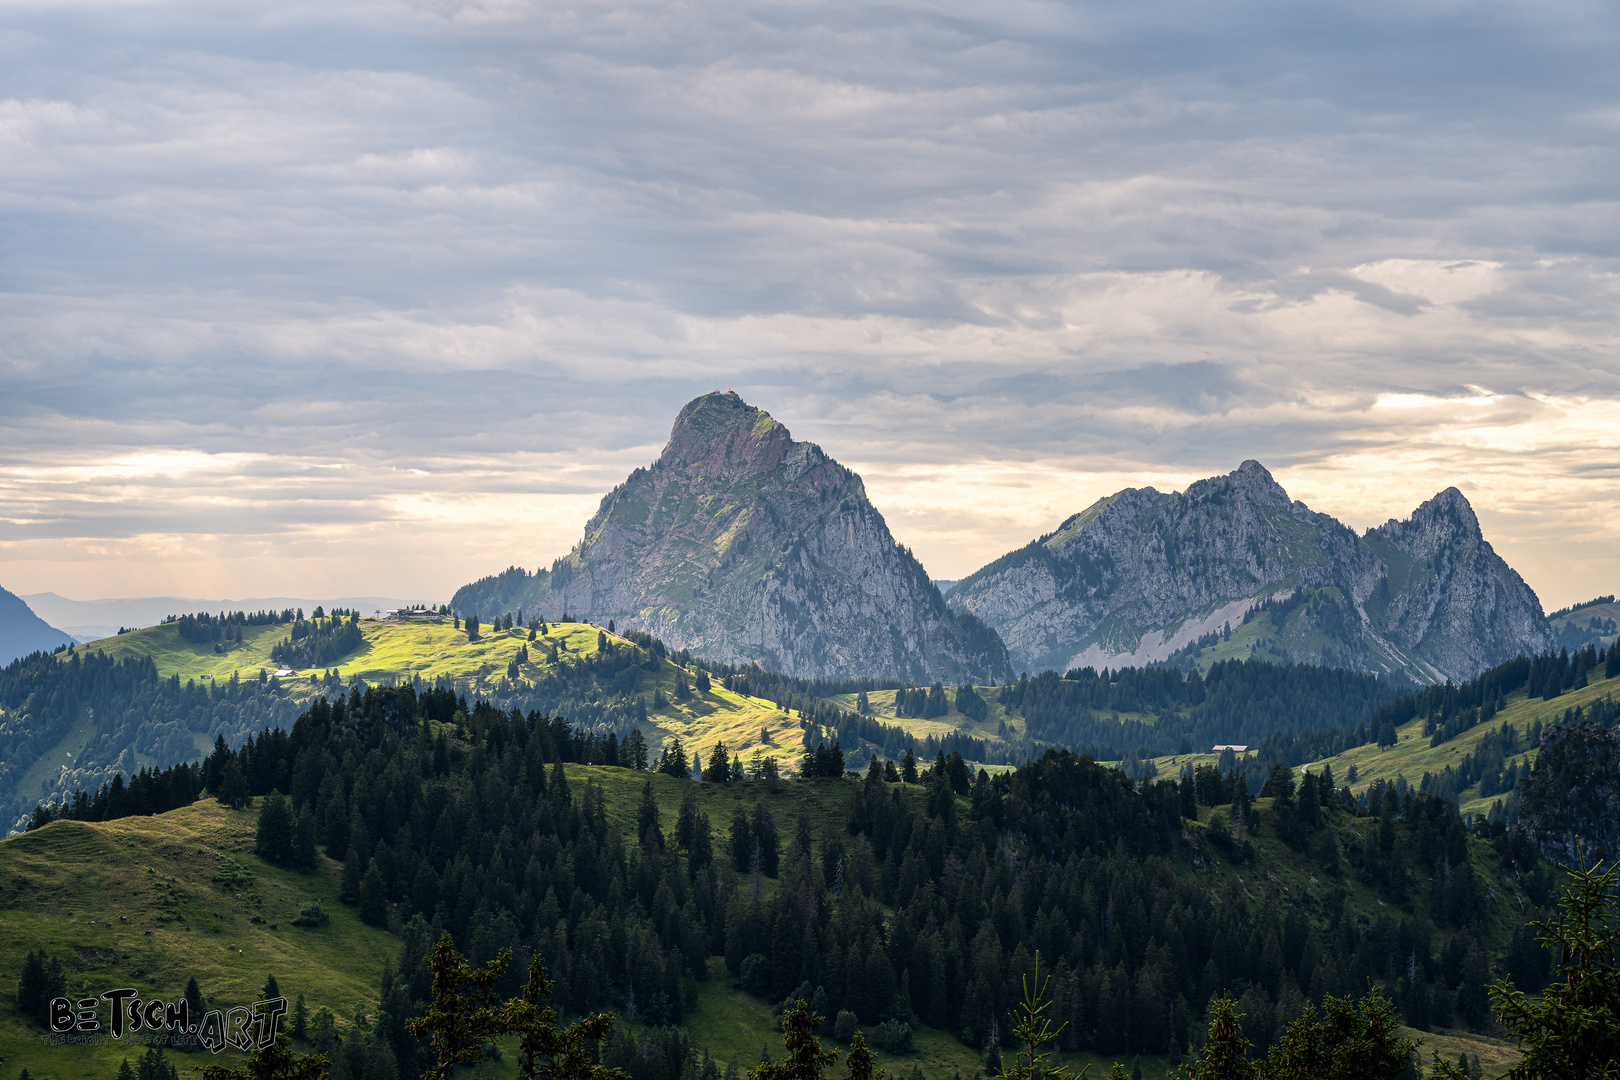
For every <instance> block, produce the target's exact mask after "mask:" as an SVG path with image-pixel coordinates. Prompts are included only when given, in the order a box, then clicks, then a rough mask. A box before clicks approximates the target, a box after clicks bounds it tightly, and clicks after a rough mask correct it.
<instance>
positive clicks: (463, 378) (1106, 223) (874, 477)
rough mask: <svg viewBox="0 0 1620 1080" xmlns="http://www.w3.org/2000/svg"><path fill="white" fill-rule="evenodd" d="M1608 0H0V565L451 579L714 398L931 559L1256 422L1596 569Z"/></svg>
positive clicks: (518, 538)
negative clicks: (1469, 507)
mask: <svg viewBox="0 0 1620 1080" xmlns="http://www.w3.org/2000/svg"><path fill="white" fill-rule="evenodd" d="M1617 30H1620V15H1617V12H1616V9H1615V8H1614V6H1613V5H1609V4H1601V3H1552V4H1546V3H1541V4H1534V5H1531V4H1513V3H1492V4H1475V5H1459V4H1453V3H1427V4H1425V3H1416V4H1414V3H1402V4H1394V3H1378V4H1360V5H1353V6H1352V5H1337V6H1335V5H1315V6H1300V5H1285V4H1281V3H1263V2H1250V3H1237V4H1232V5H1225V6H1218V7H1211V6H1208V5H1195V4H1190V3H1160V4H1142V5H1130V6H1124V5H1118V6H1106V7H1105V6H1101V5H1077V4H1052V3H1012V4H1007V3H1000V4H989V3H968V2H961V3H947V4H933V5H926V6H924V5H911V4H905V3H896V4H886V5H872V4H847V5H841V4H834V3H816V4H809V3H782V4H774V5H771V4H752V5H738V4H725V3H709V4H702V5H681V4H669V3H658V4H654V3H631V2H614V3H600V4H591V3H551V4H528V3H521V2H510V3H508V2H500V0H491V2H488V3H468V4H457V3H450V2H445V3H390V2H375V3H363V4H351V5H325V6H321V5H305V4H296V3H287V4H275V5H267V6H253V7H244V6H242V5H227V4H222V3H196V2H188V0H175V2H167V3H163V2H151V3H140V2H132V3H111V2H108V3H101V2H95V0H85V2H78V3H72V4H61V3H34V4H30V3H13V4H9V5H7V6H6V7H5V8H3V9H0V59H3V64H0V388H3V389H4V393H0V423H3V424H4V431H5V438H4V440H3V441H0V585H3V586H5V587H7V588H9V589H11V590H12V591H14V592H19V593H31V592H40V591H52V592H57V593H60V594H63V595H66V596H73V597H77V598H90V597H105V596H147V595H166V594H167V595H182V596H243V595H260V596H263V595H299V596H308V595H322V594H326V593H330V594H332V595H354V594H359V593H375V594H379V595H397V596H415V597H422V598H424V599H426V598H438V599H447V598H448V597H449V594H450V593H451V592H452V591H453V590H454V589H455V588H456V587H457V586H458V585H460V584H463V583H465V582H466V581H468V580H471V579H473V578H475V577H478V576H481V575H483V574H486V573H491V572H494V571H496V570H499V569H500V568H502V567H504V566H506V565H508V564H511V563H516V564H519V565H523V566H527V567H530V568H534V567H536V566H541V565H545V564H548V563H549V562H550V561H551V559H552V558H554V557H556V556H558V555H560V554H563V553H564V552H566V551H567V550H568V548H569V547H570V546H571V545H572V544H573V543H574V542H575V541H577V539H578V538H579V535H580V532H581V528H582V526H583V524H584V521H585V519H586V518H587V517H588V516H589V515H590V513H591V512H592V511H593V510H594V509H595V506H596V504H597V502H598V500H599V499H600V498H601V496H602V494H603V493H605V492H606V491H607V490H608V489H609V488H611V487H612V486H613V485H614V484H615V483H617V482H618V481H619V480H620V479H622V478H623V477H624V475H625V474H626V473H628V472H629V470H630V469H632V468H634V467H635V466H637V465H643V464H646V463H647V462H648V461H649V460H651V459H652V458H653V457H654V456H655V455H656V454H657V453H658V450H659V449H660V447H661V446H662V443H663V441H664V439H665V437H666V436H667V433H668V430H669V425H670V423H671V421H672V419H673V417H674V414H675V411H676V410H677V409H678V408H679V407H680V405H681V404H682V403H684V402H685V401H686V400H688V399H690V398H691V397H694V396H696V395H697V394H700V393H703V392H705V391H708V390H711V389H726V388H735V389H736V390H737V391H738V392H739V393H741V394H742V395H743V396H744V398H745V399H747V400H748V401H749V402H750V403H752V404H755V405H757V406H759V407H761V408H763V409H765V410H767V411H769V412H770V413H771V414H772V415H773V416H775V417H777V418H778V419H779V420H781V421H782V422H783V423H785V424H786V425H787V426H788V427H789V429H790V430H791V431H792V432H793V434H794V436H795V437H796V438H800V439H809V440H812V441H815V442H817V443H819V444H820V445H821V446H822V447H823V448H824V449H825V450H826V451H827V452H828V453H830V454H831V455H833V456H834V457H836V458H837V459H839V460H840V461H842V462H843V463H844V464H846V465H848V466H850V467H851V468H853V469H855V470H856V471H858V472H860V473H861V474H862V475H863V477H864V478H865V480H866V484H867V489H868V492H869V494H870V495H871V497H872V499H873V501H874V503H875V504H876V505H877V506H878V508H879V509H880V510H882V511H883V513H884V514H885V516H886V517H887V519H888V521H889V523H890V527H891V529H892V530H893V532H894V533H895V535H896V537H897V539H899V540H900V541H901V542H903V543H906V544H908V545H910V546H911V547H912V548H913V549H914V550H915V551H916V552H917V554H918V555H919V556H920V557H921V558H922V560H923V562H924V564H925V565H926V566H927V567H928V568H929V571H930V572H931V573H932V574H934V575H935V576H936V577H940V578H956V577H960V576H962V575H963V574H965V573H968V572H970V571H972V570H973V569H976V568H977V567H978V566H980V565H982V564H983V563H985V562H987V561H989V560H990V559H993V558H995V557H996V556H998V555H1000V554H1002V553H1003V552H1005V551H1007V550H1009V549H1011V548H1014V547H1016V546H1019V545H1021V544H1023V543H1025V542H1027V541H1028V540H1029V539H1031V538H1032V537H1034V536H1036V535H1038V534H1039V533H1042V532H1045V531H1047V530H1050V529H1051V528H1053V527H1054V526H1055V525H1056V524H1057V523H1058V522H1059V521H1061V520H1062V519H1063V518H1064V517H1066V516H1067V515H1068V514H1071V513H1073V512H1075V511H1077V510H1079V509H1081V508H1083V507H1084V506H1085V505H1087V504H1089V503H1090V502H1091V501H1093V500H1094V499H1096V498H1098V497H1100V496H1102V495H1105V494H1108V493H1110V492H1112V491H1114V490H1117V489H1118V488H1120V487H1123V486H1140V485H1144V484H1152V485H1153V486H1157V487H1159V488H1161V489H1179V488H1184V487H1185V486H1186V485H1187V484H1188V483H1190V482H1192V481H1194V480H1196V479H1199V478H1201V477H1204V476H1209V475H1213V474H1216V473H1221V472H1226V471H1229V470H1231V469H1232V468H1235V467H1236V466H1237V464H1238V463H1239V462H1241V461H1242V460H1244V459H1246V458H1255V459H1258V460H1260V461H1261V462H1263V463H1264V464H1266V465H1267V466H1268V467H1269V468H1270V469H1271V470H1272V471H1273V473H1274V474H1275V475H1276V476H1277V478H1278V480H1279V481H1280V482H1281V483H1283V485H1284V486H1285V487H1286V488H1287V489H1288V490H1289V493H1290V494H1291V495H1292V496H1293V497H1295V498H1297V499H1301V500H1303V501H1304V502H1306V503H1307V504H1309V505H1310V506H1311V507H1312V508H1314V509H1317V510H1320V511H1323V512H1326V513H1331V514H1334V515H1335V516H1337V517H1339V518H1341V519H1342V520H1344V521H1345V522H1346V523H1348V524H1350V525H1352V526H1354V527H1356V528H1358V529H1362V528H1366V527H1368V526H1371V525H1376V524H1379V523H1381V522H1383V521H1384V520H1385V519H1387V518H1389V517H1404V516H1406V515H1407V514H1409V513H1410V512H1411V510H1412V509H1413V508H1414V507H1415V506H1416V505H1417V504H1418V503H1420V502H1422V501H1423V500H1424V499H1427V498H1429V497H1430V496H1432V495H1433V494H1434V493H1435V492H1437V491H1439V490H1441V489H1442V488H1445V487H1447V486H1452V485H1455V486H1456V487H1458V488H1460V489H1461V490H1462V491H1463V492H1464V493H1465V494H1466V495H1467V496H1468V497H1469V499H1470V500H1471V501H1472V502H1473V504H1474V506H1475V508H1476V510H1477V511H1478V513H1479V516H1480V518H1481V521H1482V523H1483V525H1484V528H1485V531H1486V536H1487V539H1489V540H1490V541H1491V542H1492V544H1493V545H1494V546H1495V547H1496V548H1497V550H1498V551H1499V552H1501V553H1502V554H1503V556H1504V557H1505V558H1507V559H1508V561H1509V562H1510V563H1511V564H1512V565H1513V566H1514V567H1515V568H1516V569H1518V570H1519V571H1520V572H1521V573H1522V574H1523V575H1524V576H1525V578H1526V579H1527V580H1528V581H1529V583H1530V584H1531V585H1532V587H1534V588H1535V589H1536V590H1537V592H1538V594H1539V595H1540V596H1541V599H1542V601H1543V603H1544V605H1545V606H1546V607H1548V608H1549V609H1550V608H1554V607H1559V606H1562V605H1565V604H1568V603H1571V602H1574V601H1579V600H1582V599H1586V598H1587V597H1590V596H1592V595H1594V594H1597V593H1608V592H1613V591H1615V587H1616V583H1617V579H1620V546H1617V545H1616V544H1615V541H1614V522H1615V519H1616V513H1615V507H1616V505H1617V497H1620V303H1617V301H1620V193H1617V191H1616V185H1615V179H1614V178H1615V176H1616V175H1620V169H1617V165H1620V150H1617V142H1620V93H1617V90H1620V76H1617V74H1616V65H1615V64H1614V63H1613V56H1614V55H1615V53H1616V46H1617V44H1620V40H1617V39H1620V33H1617Z"/></svg>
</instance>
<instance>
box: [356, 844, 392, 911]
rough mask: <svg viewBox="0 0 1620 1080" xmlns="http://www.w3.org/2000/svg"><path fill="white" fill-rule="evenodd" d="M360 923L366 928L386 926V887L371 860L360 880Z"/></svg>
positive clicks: (380, 872) (374, 861)
mask: <svg viewBox="0 0 1620 1080" xmlns="http://www.w3.org/2000/svg"><path fill="white" fill-rule="evenodd" d="M360 921H361V922H363V923H366V924H367V925H368V926H387V925H388V886H387V885H386V884H385V883H384V882H383V876H382V871H380V870H379V869H377V860H376V859H372V860H371V862H370V864H369V865H367V867H366V874H365V876H364V877H363V878H361V879H360Z"/></svg>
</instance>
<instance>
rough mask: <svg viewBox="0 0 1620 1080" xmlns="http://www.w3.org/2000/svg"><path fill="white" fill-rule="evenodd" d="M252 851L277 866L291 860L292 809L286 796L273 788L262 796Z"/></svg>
mask: <svg viewBox="0 0 1620 1080" xmlns="http://www.w3.org/2000/svg"><path fill="white" fill-rule="evenodd" d="M254 852H255V853H256V854H258V855H259V857H260V858H263V859H266V860H268V861H270V862H273V863H275V864H277V865H278V866H280V865H285V864H286V863H289V862H291V861H292V857H293V820H292V810H291V808H289V807H288V806H287V800H286V798H285V797H284V796H283V795H282V794H281V792H279V791H277V790H275V789H271V791H270V794H268V795H266V796H265V797H264V807H263V809H261V810H260V811H259V829H258V837H257V842H256V843H255V844H254Z"/></svg>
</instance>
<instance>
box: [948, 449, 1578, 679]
mask: <svg viewBox="0 0 1620 1080" xmlns="http://www.w3.org/2000/svg"><path fill="white" fill-rule="evenodd" d="M949 602H950V604H951V606H952V607H956V608H959V609H962V610H968V611H972V612H974V613H975V614H977V615H979V616H980V617H981V618H982V619H984V621H985V622H986V623H988V624H989V625H990V626H992V627H994V628H995V629H996V630H997V632H998V633H1000V634H1001V635H1002V638H1003V640H1004V641H1005V642H1006V643H1007V646H1008V650H1009V653H1010V654H1011V656H1012V658H1013V659H1014V661H1015V663H1016V664H1017V666H1019V667H1020V668H1023V669H1027V670H1039V669H1040V668H1042V667H1051V668H1054V669H1056V670H1066V669H1068V668H1071V667H1077V666H1085V665H1090V666H1095V667H1102V666H1105V665H1115V666H1117V665H1119V664H1122V663H1124V664H1144V663H1152V662H1157V661H1164V660H1177V661H1182V662H1193V663H1207V662H1208V661H1210V660H1212V659H1216V658H1225V657H1227V656H1233V655H1237V656H1242V655H1247V656H1265V657H1266V658H1271V659H1279V660H1288V661H1294V662H1307V663H1319V664H1326V665H1329V666H1345V667H1350V668H1353V669H1356V670H1362V671H1372V672H1382V673H1387V674H1389V675H1392V676H1399V677H1403V678H1407V679H1414V680H1417V681H1421V682H1439V681H1444V680H1445V679H1447V678H1452V679H1463V678H1467V677H1469V676H1471V675H1474V674H1476V673H1477V672H1479V671H1481V670H1484V669H1485V668H1487V667H1489V666H1491V664H1493V663H1497V662H1500V661H1501V660H1504V659H1507V658H1509V657H1511V656H1515V655H1519V654H1521V653H1522V654H1534V653H1539V652H1544V651H1547V650H1549V649H1551V648H1553V647H1554V643H1553V638H1552V634H1551V631H1550V630H1549V629H1548V628H1547V623H1546V619H1545V617H1544V616H1543V615H1542V612H1541V605H1540V601H1539V600H1537V599H1536V597H1535V594H1534V592H1533V591H1531V590H1530V588H1529V586H1528V585H1526V584H1525V583H1524V580H1523V579H1522V578H1521V577H1520V576H1519V575H1518V574H1517V573H1516V572H1514V571H1513V569H1512V568H1511V567H1509V566H1508V565H1507V563H1506V562H1504V561H1503V560H1502V559H1501V557H1500V556H1498V555H1497V554H1496V552H1495V550H1494V549H1493V548H1491V546H1490V544H1489V543H1488V542H1487V541H1486V540H1485V539H1484V536H1483V533H1482V531H1481V529H1480V526H1479V519H1478V517H1477V516H1476V515H1475V514H1474V511H1473V508H1472V506H1470V505H1469V503H1468V500H1467V498H1466V497H1465V496H1464V495H1463V494H1462V492H1460V491H1459V490H1457V489H1456V488H1455V487H1449V488H1447V489H1445V490H1444V491H1442V492H1440V493H1439V494H1437V495H1436V496H1435V497H1434V498H1432V499H1429V500H1427V501H1426V502H1424V503H1423V504H1421V505H1420V506H1419V507H1418V508H1417V509H1416V510H1414V511H1413V514H1412V516H1411V517H1409V518H1406V519H1404V520H1395V519H1391V520H1390V521H1388V522H1386V523H1385V524H1384V525H1381V526H1378V527H1376V528H1374V529H1369V530H1368V531H1367V532H1366V534H1364V535H1363V536H1359V537H1358V536H1357V535H1356V533H1355V532H1354V531H1353V530H1352V529H1350V528H1349V527H1348V526H1346V525H1344V524H1343V523H1341V522H1339V521H1337V520H1336V519H1334V518H1332V517H1331V516H1329V515H1326V514H1321V513H1318V512H1316V511H1313V510H1311V509H1310V508H1309V507H1308V506H1306V505H1305V504H1304V503H1302V502H1299V501H1298V500H1294V499H1291V498H1290V497H1289V496H1288V493H1287V492H1286V491H1285V490H1284V489H1283V487H1282V486H1281V485H1280V484H1278V483H1277V481H1276V480H1275V478H1273V477H1272V475H1271V474H1270V472H1269V471H1267V470H1266V468H1265V467H1264V466H1263V465H1261V464H1260V463H1259V462H1258V461H1254V460H1248V461H1245V462H1243V463H1242V464H1241V465H1240V466H1239V467H1238V468H1237V469H1235V470H1234V471H1233V472H1231V473H1227V474H1225V475H1222V476H1215V477H1210V478H1208V479H1205V480H1200V481H1198V482H1197V483H1194V484H1192V485H1190V486H1189V487H1188V488H1187V490H1186V491H1185V492H1172V493H1168V494H1166V493H1163V492H1159V491H1157V490H1156V489H1154V488H1126V489H1124V490H1122V491H1119V492H1116V493H1114V494H1113V495H1110V496H1107V497H1105V498H1103V499H1099V500H1097V501H1096V502H1094V503H1093V504H1091V505H1090V506H1089V507H1087V508H1086V509H1085V510H1082V511H1080V512H1079V513H1077V514H1074V515H1071V516H1070V517H1069V518H1067V519H1065V520H1064V522H1063V523H1062V524H1061V525H1059V526H1058V528H1057V529H1055V530H1053V531H1052V532H1051V533H1049V534H1047V535H1045V536H1042V537H1040V538H1038V539H1037V540H1035V541H1032V542H1031V543H1030V544H1027V545H1025V546H1024V547H1022V548H1019V549H1016V550H1014V551H1012V552H1009V553H1008V554H1006V555H1004V556H1001V557H1000V558H999V559H996V560H993V561H992V562H990V563H988V564H987V565H986V566H985V567H983V568H981V569H980V570H978V571H976V572H974V573H973V574H970V575H968V576H967V577H965V578H963V579H962V580H961V581H960V582H959V583H958V584H957V585H956V586H955V587H954V588H953V589H952V590H951V594H950V601H949ZM1262 612H1264V613H1265V614H1269V615H1270V616H1271V625H1270V627H1269V628H1268V627H1267V626H1265V625H1263V624H1262V625H1257V626H1254V627H1253V629H1245V628H1247V627H1250V626H1251V624H1254V623H1256V622H1257V617H1258V616H1259V615H1260V614H1261V613H1262ZM1234 628H1237V629H1238V630H1239V631H1241V632H1240V633H1239V634H1238V635H1237V637H1238V644H1237V646H1231V645H1230V644H1229V643H1230V642H1231V640H1232V638H1233V637H1234ZM1242 648H1246V649H1247V650H1248V651H1247V653H1246V654H1245V653H1243V652H1241V649H1242Z"/></svg>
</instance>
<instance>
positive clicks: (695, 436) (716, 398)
mask: <svg viewBox="0 0 1620 1080" xmlns="http://www.w3.org/2000/svg"><path fill="white" fill-rule="evenodd" d="M792 445H793V439H792V437H791V436H790V435H789V434H788V430H787V428H785V427H783V426H782V425H781V424H779V423H777V422H776V421H775V420H773V419H772V418H771V415H770V414H769V413H767V412H765V411H764V410H763V409H756V408H755V407H754V406H752V405H750V404H748V403H747V402H745V401H744V400H743V399H742V398H741V397H740V396H739V395H737V394H736V393H734V392H732V391H729V390H728V391H727V392H725V393H723V394H722V393H720V392H719V391H715V392H714V393H712V394H704V395H703V396H702V397H699V398H693V399H692V400H691V401H689V402H687V403H686V405H685V407H684V408H682V409H681V411H680V413H678V414H677V415H676V417H675V424H674V426H673V427H671V428H670V430H669V442H668V443H667V444H666V445H665V446H664V452H663V454H661V455H660V456H659V462H660V463H667V464H669V465H673V466H682V467H696V468H699V469H700V470H702V469H708V470H711V471H713V472H720V471H728V472H729V471H733V470H737V469H742V470H743V471H745V472H764V471H769V470H770V469H773V468H775V467H776V465H777V464H778V463H779V462H780V461H781V459H782V456H783V455H784V454H785V453H786V452H787V450H788V449H789V448H790V447H791V446H792ZM818 452H819V451H818Z"/></svg>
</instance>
